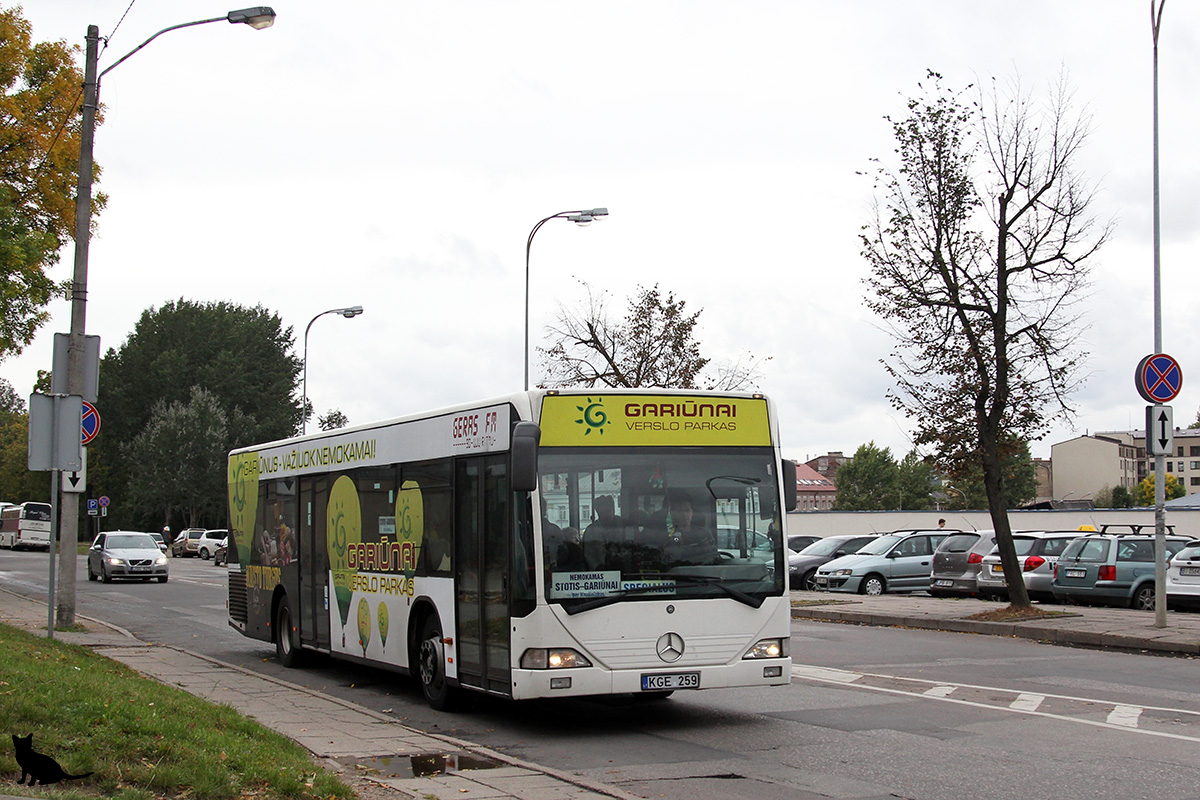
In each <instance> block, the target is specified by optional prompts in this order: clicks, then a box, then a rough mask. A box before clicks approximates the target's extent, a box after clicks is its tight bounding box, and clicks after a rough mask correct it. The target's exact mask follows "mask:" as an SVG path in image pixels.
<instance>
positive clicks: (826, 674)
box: [792, 664, 1200, 743]
mask: <svg viewBox="0 0 1200 800" xmlns="http://www.w3.org/2000/svg"><path fill="white" fill-rule="evenodd" d="M850 676H858V677H874V678H889V679H891V680H901V681H907V682H909V683H933V684H936V685H937V686H944V685H947V684H944V683H942V682H940V681H929V680H922V679H920V678H905V677H902V676H899V675H880V674H878V673H855V672H849V671H847V670H840V669H831V668H828V667H814V666H806V665H803V664H800V665H797V664H793V665H792V677H794V678H801V679H807V680H810V681H815V682H818V683H833V684H839V685H842V686H845V687H846V688H847V689H862V690H865V691H869V692H882V693H884V694H895V695H901V696H903V697H912V698H927V699H929V700H937V701H939V702H942V703H955V704H957V705H960V706H971V707H972V708H981V709H986V710H989V711H1011V712H1012V713H1014V714H1028V715H1030V716H1034V717H1045V718H1047V719H1055V720H1059V721H1060V722H1073V723H1075V724H1077V725H1091V726H1093V727H1096V728H1108V729H1109V730H1119V731H1125V732H1127V733H1141V734H1144V735H1146V736H1158V737H1161V738H1164V739H1176V740H1179V741H1184V742H1197V743H1200V736H1185V735H1183V734H1179V733H1168V732H1166V731H1154V730H1147V729H1145V728H1138V727H1130V726H1129V725H1128V724H1115V723H1113V722H1110V721H1105V722H1100V721H1098V720H1094V719H1087V718H1086V717H1072V716H1069V715H1067V714H1051V713H1049V712H1046V711H1036V710H1033V711H1030V710H1026V709H1024V708H1013V707H1012V705H1011V704H1010V705H1007V706H1004V705H996V704H988V703H979V702H976V701H973V700H960V699H958V698H957V697H939V696H938V695H927V694H925V693H924V692H918V691H916V690H912V689H896V688H893V687H890V686H872V685H870V684H869V683H854V681H855V680H857V678H851V677H850ZM850 684H853V685H850ZM955 685H956V686H960V687H963V688H968V689H987V690H989V691H997V690H999V691H1003V692H1009V693H1011V694H1019V693H1018V692H1015V691H1013V690H1012V689H999V688H998V687H994V686H976V685H972V684H966V683H960V684H955ZM1042 696H1043V697H1055V698H1059V699H1062V700H1074V701H1077V702H1085V703H1088V702H1090V703H1102V704H1105V705H1107V704H1108V703H1107V702H1105V701H1099V700H1087V699H1085V698H1081V697H1070V696H1068V695H1052V694H1047V695H1042ZM1121 707H1125V708H1130V709H1138V710H1139V712H1140V711H1141V710H1147V709H1149V710H1157V711H1173V712H1175V713H1176V714H1185V715H1191V716H1200V712H1196V711H1188V710H1186V709H1178V708H1177V709H1162V708H1156V707H1154V706H1118V708H1121ZM1114 713H1115V712H1114ZM1110 717H1111V714H1110Z"/></svg>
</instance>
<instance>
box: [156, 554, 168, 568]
mask: <svg viewBox="0 0 1200 800" xmlns="http://www.w3.org/2000/svg"><path fill="white" fill-rule="evenodd" d="M154 563H155V564H157V565H158V566H160V567H161V566H162V565H163V564H166V563H167V557H166V556H160V557H159V558H158V560H157V561H155V562H154Z"/></svg>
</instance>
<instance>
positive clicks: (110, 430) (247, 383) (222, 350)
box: [88, 299, 301, 528]
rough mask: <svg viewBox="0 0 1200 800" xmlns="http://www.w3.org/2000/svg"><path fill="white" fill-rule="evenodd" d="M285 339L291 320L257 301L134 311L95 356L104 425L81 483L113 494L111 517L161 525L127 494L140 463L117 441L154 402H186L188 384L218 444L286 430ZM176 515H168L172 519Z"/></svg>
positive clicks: (141, 427) (295, 412)
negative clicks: (127, 326) (113, 343)
mask: <svg viewBox="0 0 1200 800" xmlns="http://www.w3.org/2000/svg"><path fill="white" fill-rule="evenodd" d="M292 346H293V336H292V329H291V328H284V327H283V324H282V322H281V320H280V318H279V317H278V315H276V314H273V313H269V312H268V311H266V310H265V309H264V308H262V307H261V306H258V307H255V308H246V307H243V306H238V305H234V304H232V303H226V302H210V303H201V302H195V301H189V300H182V299H181V300H178V301H173V302H168V303H166V304H165V305H163V306H162V307H161V308H158V309H154V308H151V309H148V310H147V311H145V312H143V313H142V316H141V319H140V320H139V321H138V323H137V325H136V327H135V328H134V330H133V332H132V333H131V334H129V336H128V337H127V338H126V340H125V341H124V343H122V344H121V346H120V347H119V348H118V349H115V350H111V349H110V350H109V351H108V352H107V353H106V354H105V357H104V359H103V360H102V361H101V364H100V393H99V398H98V407H99V408H100V413H101V416H102V418H103V420H104V424H103V427H102V428H101V431H100V435H99V436H98V437H97V438H96V441H95V443H94V444H93V445H92V446H91V447H89V452H88V478H89V481H88V482H89V484H90V485H91V486H92V487H93V488H94V489H95V490H96V491H98V492H100V493H103V494H107V495H108V496H109V497H112V498H113V507H112V509H111V510H110V516H111V517H113V518H114V523H115V524H135V523H136V524H138V525H143V526H148V525H153V526H154V527H155V528H157V527H159V526H161V525H162V524H163V521H162V519H161V517H160V516H159V514H160V513H161V509H160V508H155V509H147V508H140V507H138V506H137V505H136V503H135V502H131V498H130V494H129V489H130V487H131V485H132V481H133V478H134V477H135V476H136V475H137V473H139V472H140V471H142V470H143V469H144V464H142V463H139V462H138V461H136V460H135V459H134V458H133V457H132V456H133V453H132V451H131V450H129V449H127V448H126V446H127V445H128V444H129V443H131V442H133V441H134V440H135V439H136V438H137V437H138V436H139V434H141V433H142V432H144V431H146V430H147V429H149V427H150V425H151V422H153V421H154V420H155V415H156V414H161V413H163V412H162V409H170V408H171V407H172V405H173V404H177V403H178V404H182V405H183V406H185V407H186V406H188V405H189V404H190V403H191V402H192V401H193V388H194V387H199V388H201V389H204V390H207V391H208V392H210V393H211V394H212V395H213V396H214V397H215V398H216V401H217V403H218V405H219V406H220V408H221V410H222V411H223V412H224V414H225V423H226V426H227V431H228V438H227V439H224V440H222V446H223V447H238V446H243V445H248V444H254V443H256V442H265V441H271V440H273V439H280V438H284V437H287V436H290V435H292V434H293V433H295V432H296V431H297V429H298V427H299V425H300V419H301V408H300V403H299V400H298V399H297V398H296V397H295V395H294V392H295V390H296V388H297V383H298V376H299V374H300V370H301V362H300V360H299V359H298V358H296V357H295V356H293V355H291V354H290V350H291V349H292ZM93 451H94V452H93ZM179 455H180V457H181V458H182V457H183V455H182V454H179ZM222 463H223V459H222ZM223 469H224V468H223V467H222V470H223ZM221 474H222V476H223V475H224V472H223V471H222V473H221ZM221 496H223V495H221ZM172 513H183V512H182V511H178V512H172ZM213 521H214V522H215V521H218V520H213ZM179 522H180V520H178V519H172V520H170V524H171V525H172V526H175V525H178V524H179Z"/></svg>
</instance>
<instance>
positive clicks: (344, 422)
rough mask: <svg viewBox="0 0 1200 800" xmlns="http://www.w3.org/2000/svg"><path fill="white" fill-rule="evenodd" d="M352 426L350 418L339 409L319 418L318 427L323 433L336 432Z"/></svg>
mask: <svg viewBox="0 0 1200 800" xmlns="http://www.w3.org/2000/svg"><path fill="white" fill-rule="evenodd" d="M349 424H350V418H349V417H347V416H346V415H345V414H343V413H342V412H341V411H339V410H338V409H336V408H335V409H332V410H330V412H329V413H328V414H325V415H324V416H320V417H317V427H318V428H320V429H321V430H323V431H335V430H337V429H338V428H345V427H347V426H348V425H349Z"/></svg>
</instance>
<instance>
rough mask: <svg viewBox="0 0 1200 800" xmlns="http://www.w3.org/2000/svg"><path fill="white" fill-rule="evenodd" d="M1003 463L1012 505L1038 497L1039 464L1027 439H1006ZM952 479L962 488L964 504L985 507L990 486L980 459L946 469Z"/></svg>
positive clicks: (952, 481)
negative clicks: (1032, 455) (1035, 462)
mask: <svg viewBox="0 0 1200 800" xmlns="http://www.w3.org/2000/svg"><path fill="white" fill-rule="evenodd" d="M1002 452H1003V453H1004V464H1003V465H1002V468H1001V469H1002V471H1003V476H1004V483H1005V487H1006V491H1007V501H1008V507H1009V508H1020V507H1021V506H1023V505H1025V504H1026V503H1028V502H1030V501H1032V500H1033V499H1034V498H1036V497H1037V467H1036V466H1035V465H1034V463H1033V458H1032V457H1031V454H1030V452H1029V445H1028V443H1026V442H1013V443H1006V444H1005V446H1004V447H1003V448H1002ZM947 477H949V478H950V482H951V483H952V484H954V487H955V488H956V489H958V490H960V491H961V493H962V495H963V497H962V503H963V504H962V506H961V507H962V508H986V507H987V504H988V499H987V489H986V487H985V486H984V481H983V468H982V465H981V464H980V462H979V461H978V460H973V461H966V462H963V463H961V464H960V465H959V466H958V467H957V468H956V469H954V470H951V471H950V472H948V473H947Z"/></svg>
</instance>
